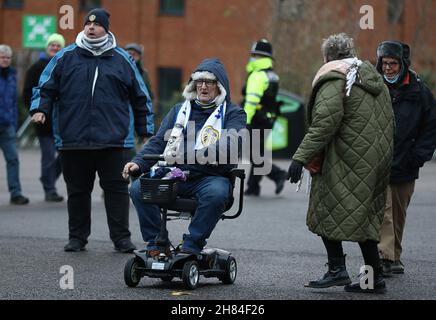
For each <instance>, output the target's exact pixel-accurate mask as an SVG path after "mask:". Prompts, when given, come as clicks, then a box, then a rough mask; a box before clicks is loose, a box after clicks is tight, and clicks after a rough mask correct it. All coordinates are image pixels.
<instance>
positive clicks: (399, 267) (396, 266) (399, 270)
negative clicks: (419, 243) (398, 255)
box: [391, 260, 404, 274]
mask: <svg viewBox="0 0 436 320" xmlns="http://www.w3.org/2000/svg"><path fill="white" fill-rule="evenodd" d="M391 270H392V273H393V274H403V273H404V264H403V263H402V262H401V261H400V260H396V261H394V262H393V263H392V264H391Z"/></svg>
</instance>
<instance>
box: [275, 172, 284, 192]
mask: <svg viewBox="0 0 436 320" xmlns="http://www.w3.org/2000/svg"><path fill="white" fill-rule="evenodd" d="M285 182H286V172H283V174H282V176H281V177H280V178H279V179H277V180H275V183H276V194H279V193H280V192H282V191H283V188H284V187H285Z"/></svg>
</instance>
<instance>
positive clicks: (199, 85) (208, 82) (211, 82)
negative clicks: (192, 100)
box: [194, 79, 216, 88]
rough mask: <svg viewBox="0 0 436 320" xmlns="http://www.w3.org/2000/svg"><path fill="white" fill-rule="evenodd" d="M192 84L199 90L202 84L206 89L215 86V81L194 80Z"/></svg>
mask: <svg viewBox="0 0 436 320" xmlns="http://www.w3.org/2000/svg"><path fill="white" fill-rule="evenodd" d="M194 83H195V86H196V87H197V88H201V87H202V86H203V83H204V84H205V85H206V87H208V88H211V87H213V86H215V85H216V80H207V79H199V80H195V81H194Z"/></svg>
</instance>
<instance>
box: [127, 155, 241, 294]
mask: <svg viewBox="0 0 436 320" xmlns="http://www.w3.org/2000/svg"><path fill="white" fill-rule="evenodd" d="M144 159H145V160H153V161H156V162H157V163H158V164H159V167H166V166H167V164H166V162H165V161H164V158H163V156H162V155H145V156H144ZM228 178H229V180H230V182H231V185H232V195H231V200H230V201H229V203H228V204H227V206H226V208H225V210H224V212H226V211H228V210H230V209H231V208H232V206H233V203H234V198H233V189H234V188H235V182H236V179H237V178H239V179H240V185H239V205H238V211H237V212H236V213H235V214H233V215H225V214H223V215H222V216H221V219H222V220H225V219H235V218H237V217H238V216H239V215H240V214H241V212H242V207H243V197H244V192H243V186H244V179H245V172H244V170H243V169H232V170H231V171H230V172H229V175H228ZM139 179H140V184H141V198H142V201H143V202H145V203H152V204H156V205H158V206H159V207H160V211H161V215H162V220H161V221H162V222H161V229H160V233H159V235H158V237H157V239H156V245H157V246H158V247H161V248H170V250H169V252H166V253H163V252H161V253H160V254H159V255H157V256H154V257H152V256H151V255H150V254H149V252H148V251H147V250H146V249H142V250H135V251H134V255H135V257H133V258H131V259H130V260H128V261H127V263H126V265H125V267H124V281H125V283H126V284H127V285H128V286H129V287H136V286H137V285H138V284H139V282H140V281H141V278H143V277H145V276H147V277H150V278H160V279H161V280H162V281H165V282H170V281H171V280H172V279H173V278H175V277H177V278H181V279H182V281H183V284H184V286H185V288H186V289H189V290H193V289H195V288H196V287H197V285H198V283H199V277H200V275H202V276H204V277H206V278H211V277H216V278H218V279H219V280H220V281H221V282H222V283H224V284H233V283H234V282H235V279H236V274H237V264H236V259H235V258H234V257H233V256H232V255H231V253H230V252H227V251H224V250H221V249H212V248H205V249H203V250H202V251H201V253H200V254H190V253H185V252H181V250H180V246H177V247H174V246H173V245H172V244H171V242H170V241H169V239H168V230H167V221H169V220H175V219H190V218H191V217H192V216H193V215H194V213H195V210H196V208H197V200H196V199H195V198H182V197H180V196H178V195H177V186H178V184H179V183H180V180H177V179H172V180H169V179H168V180H165V179H153V178H150V174H149V173H144V174H143V175H142V176H141V177H140V178H139Z"/></svg>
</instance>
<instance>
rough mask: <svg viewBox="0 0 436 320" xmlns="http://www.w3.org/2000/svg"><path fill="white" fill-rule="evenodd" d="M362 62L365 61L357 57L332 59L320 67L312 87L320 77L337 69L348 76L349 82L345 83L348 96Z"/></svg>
mask: <svg viewBox="0 0 436 320" xmlns="http://www.w3.org/2000/svg"><path fill="white" fill-rule="evenodd" d="M362 63H363V62H362V61H361V60H359V59H358V58H356V57H354V58H347V59H342V60H333V61H330V62H328V63H326V64H324V65H323V66H322V67H321V68H320V69H319V71H318V72H317V74H316V75H315V78H314V79H313V82H312V87H314V86H315V84H316V83H317V82H318V80H319V78H321V77H322V76H323V75H325V74H327V73H328V72H330V71H337V72H340V73H342V74H344V75H345V76H346V79H347V83H346V85H345V91H346V96H347V97H349V96H350V92H351V87H352V86H353V84H354V83H355V82H356V78H357V72H358V71H359V67H360V66H361V64H362Z"/></svg>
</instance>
